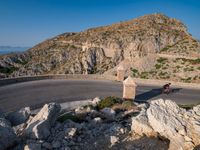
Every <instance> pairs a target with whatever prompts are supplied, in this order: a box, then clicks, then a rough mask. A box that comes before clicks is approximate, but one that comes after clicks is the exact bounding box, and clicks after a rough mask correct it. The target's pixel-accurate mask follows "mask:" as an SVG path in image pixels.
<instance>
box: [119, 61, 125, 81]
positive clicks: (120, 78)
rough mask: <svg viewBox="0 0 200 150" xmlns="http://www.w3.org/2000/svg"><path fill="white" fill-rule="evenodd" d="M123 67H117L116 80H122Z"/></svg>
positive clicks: (123, 74)
mask: <svg viewBox="0 0 200 150" xmlns="http://www.w3.org/2000/svg"><path fill="white" fill-rule="evenodd" d="M124 76H125V69H124V67H123V66H122V65H120V66H119V67H118V68H117V81H121V82H122V81H124Z"/></svg>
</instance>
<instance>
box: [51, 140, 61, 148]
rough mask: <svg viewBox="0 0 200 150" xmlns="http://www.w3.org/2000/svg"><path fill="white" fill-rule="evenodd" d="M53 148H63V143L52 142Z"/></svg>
mask: <svg viewBox="0 0 200 150" xmlns="http://www.w3.org/2000/svg"><path fill="white" fill-rule="evenodd" d="M52 147H53V148H60V147H61V143H60V142H59V141H53V142H52Z"/></svg>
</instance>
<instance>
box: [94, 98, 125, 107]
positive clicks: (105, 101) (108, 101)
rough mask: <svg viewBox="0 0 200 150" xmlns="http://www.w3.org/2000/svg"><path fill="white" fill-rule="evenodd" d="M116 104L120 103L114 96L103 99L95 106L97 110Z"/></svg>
mask: <svg viewBox="0 0 200 150" xmlns="http://www.w3.org/2000/svg"><path fill="white" fill-rule="evenodd" d="M116 103H121V99H120V98H117V97H114V96H109V97H106V98H105V99H103V100H102V101H100V102H99V103H98V105H97V108H98V109H103V108H105V107H111V106H113V105H114V104H116Z"/></svg>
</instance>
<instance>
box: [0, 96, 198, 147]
mask: <svg viewBox="0 0 200 150" xmlns="http://www.w3.org/2000/svg"><path fill="white" fill-rule="evenodd" d="M105 100H109V99H108V98H106V99H104V100H101V99H99V98H95V99H93V100H91V103H89V105H85V106H81V107H78V108H76V109H72V110H68V111H67V112H63V111H60V105H59V104H56V103H50V104H45V105H44V106H43V108H42V109H41V110H40V111H39V112H38V113H37V114H36V115H33V113H32V114H31V115H30V117H29V119H28V121H26V122H25V123H24V124H20V125H19V128H20V132H16V133H17V136H18V139H19V141H20V143H19V144H18V145H16V147H12V149H13V150H36V149H37V150H40V149H42V150H43V149H44V150H47V149H61V150H65V149H67V150H70V149H71V150H76V149H77V150H78V149H87V150H94V149H99V150H104V149H113V150H115V149H125V150H130V149H142V150H149V149H153V150H161V149H162V150H168V149H169V150H191V149H196V148H198V145H199V144H200V141H199V139H200V132H199V131H200V125H199V120H200V105H198V106H195V107H193V109H190V110H188V111H186V110H185V109H183V108H180V107H179V106H178V105H177V104H176V103H174V102H173V101H171V100H163V99H158V100H154V101H151V102H149V103H145V104H137V103H132V102H131V101H122V100H118V101H116V102H115V103H114V104H113V105H110V104H109V106H107V107H106V105H108V104H107V102H108V101H107V102H105ZM102 102H104V107H103V108H102V107H99V106H100V104H101V103H102ZM59 112H62V114H60V116H58V114H59ZM0 118H1V120H3V121H1V122H0V135H3V138H5V139H7V140H5V141H4V140H2V139H1V137H2V136H0V146H2V145H3V146H4V147H0V148H1V149H5V148H8V147H10V146H13V144H14V143H15V141H16V135H15V134H14V131H13V129H12V128H11V126H10V123H9V122H8V121H7V120H6V119H5V118H4V115H3V114H2V113H0ZM2 122H3V123H2ZM2 126H3V130H2ZM13 128H16V127H13ZM2 132H3V134H1V133H2ZM14 137H15V138H14ZM14 139H15V140H14Z"/></svg>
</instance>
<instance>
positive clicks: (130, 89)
mask: <svg viewBox="0 0 200 150" xmlns="http://www.w3.org/2000/svg"><path fill="white" fill-rule="evenodd" d="M136 87H137V85H136V83H135V81H134V80H133V78H132V77H130V76H129V77H128V78H127V79H126V80H124V82H123V98H124V99H130V100H134V99H135V95H136Z"/></svg>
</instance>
